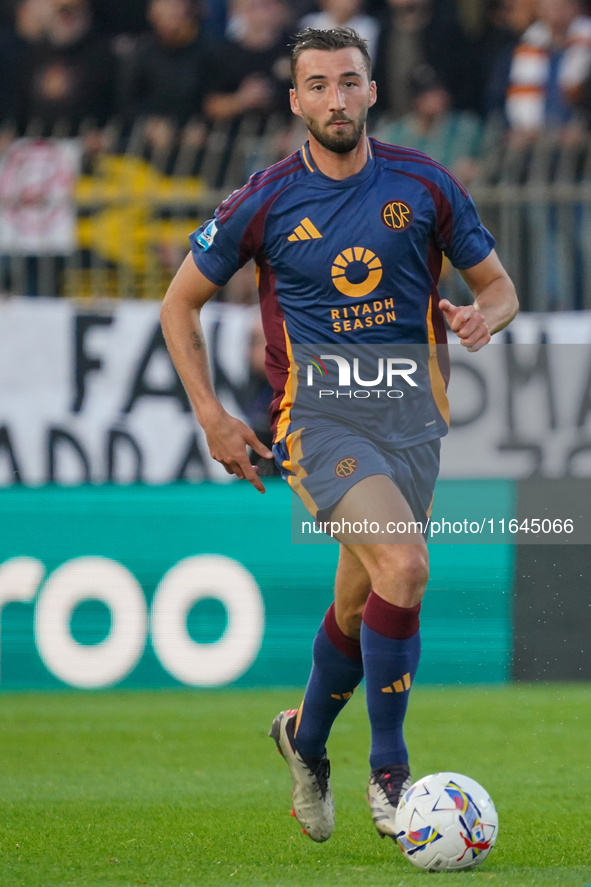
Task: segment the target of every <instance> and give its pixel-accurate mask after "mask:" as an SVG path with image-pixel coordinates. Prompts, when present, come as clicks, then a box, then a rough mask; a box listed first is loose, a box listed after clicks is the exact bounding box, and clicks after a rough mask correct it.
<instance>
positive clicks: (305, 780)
mask: <svg viewBox="0 0 591 887" xmlns="http://www.w3.org/2000/svg"><path fill="white" fill-rule="evenodd" d="M296 715H297V709H294V710H292V711H282V712H280V713H279V714H278V715H277V717H276V718H275V720H274V721H273V724H272V726H271V730H270V731H269V736H271V738H272V739H274V740H275V742H276V743H277V749H278V751H279V753H280V754H281V755H282V756H283V757H284V758H285V760H286V762H287V766H288V767H289V772H290V773H291V781H292V785H293V792H292V799H293V810H292V815H293V816H295V817H296V819H297V820H298V822H299V823H300V825H301V826H302V830H303V832H304V834H306V835H308V837H309V838H312V840H313V841H318V842H321V841H328V839H329V838H330V836H331V835H332V833H333V829H334V803H333V799H332V792H331V790H330V785H329V783H328V778H329V776H330V761H329V760H328V758H327V757H326V753H325V754H324V756H323V757H322V758H303V757H302V756H301V755H300V753H299V752H298V750H297V748H296V746H295V741H294V727H295V720H296Z"/></svg>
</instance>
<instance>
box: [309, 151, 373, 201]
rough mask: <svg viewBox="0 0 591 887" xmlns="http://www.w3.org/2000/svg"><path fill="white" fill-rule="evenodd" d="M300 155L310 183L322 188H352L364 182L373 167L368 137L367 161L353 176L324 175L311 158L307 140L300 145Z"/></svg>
mask: <svg viewBox="0 0 591 887" xmlns="http://www.w3.org/2000/svg"><path fill="white" fill-rule="evenodd" d="M300 157H301V158H302V162H303V164H304V169H305V170H306V172H307V173H308V175H309V177H310V182H311V184H315V185H318V186H319V187H322V188H337V189H342V188H354V187H355V186H356V185H359V184H360V183H361V182H364V181H365V179H367V178H369V176H370V175H371V174H372V172H373V171H374V167H375V159H374V152H373V145H372V144H371V141H370V139H367V161H366V164H365V166H364V167H363V169H361V170H359V172H358V173H355V175H354V176H347V178H346V179H331V178H330V177H329V176H325V175H324V173H323V172H320V170H319V169H318V167H317V166H316V164H315V163H314V161H313V160H312V153H311V151H310V143H309V142H306V143H305V145H302V147H301V148H300Z"/></svg>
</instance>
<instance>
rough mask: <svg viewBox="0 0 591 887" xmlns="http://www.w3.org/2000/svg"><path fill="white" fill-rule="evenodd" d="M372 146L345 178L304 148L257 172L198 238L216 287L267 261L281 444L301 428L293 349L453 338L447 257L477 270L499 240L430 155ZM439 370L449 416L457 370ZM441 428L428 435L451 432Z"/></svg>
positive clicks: (263, 270) (262, 268) (266, 314)
mask: <svg viewBox="0 0 591 887" xmlns="http://www.w3.org/2000/svg"><path fill="white" fill-rule="evenodd" d="M368 145H369V151H368V160H367V163H366V164H365V166H364V168H363V169H362V170H361V171H360V172H359V173H357V174H356V175H354V176H350V177H348V178H346V179H343V180H341V181H337V180H335V179H331V178H329V177H327V176H325V175H323V173H321V172H320V171H319V170H318V169H317V168H316V167H315V165H314V163H313V161H312V158H311V155H310V151H309V147H308V145H305V146H303V147H302V148H301V150H300V151H298V152H297V153H296V154H293V155H291V156H290V157H288V158H287V159H286V160H283V161H282V162H281V163H277V164H275V165H274V166H271V167H269V168H268V169H266V170H264V171H262V172H258V173H255V175H253V176H252V177H251V179H250V180H249V182H248V183H247V184H246V185H245V186H244V187H243V188H241V189H240V190H239V191H235V192H234V193H233V194H231V195H230V197H228V199H227V200H225V201H224V202H223V203H222V204H221V205H220V207H219V208H218V209H217V211H216V213H215V216H214V218H213V219H212V220H210V221H208V222H206V223H205V224H204V225H202V226H201V228H199V229H198V230H197V231H196V232H195V233H194V234H192V235H191V246H192V250H193V256H194V258H195V262H196V264H197V267H198V268H199V269H200V271H201V272H202V273H203V274H204V275H205V276H206V277H207V278H208V279H209V280H210V281H212V283H214V284H217V285H219V286H223V285H224V284H225V283H227V281H228V280H229V279H230V277H231V276H232V275H233V274H234V273H235V271H236V270H237V269H238V268H240V267H241V266H242V265H243V264H244V263H245V262H247V261H248V260H249V259H251V258H254V260H255V262H256V265H257V273H258V281H259V292H260V297H261V311H262V319H263V326H264V329H265V334H266V337H267V371H268V374H269V378H270V381H271V384H272V385H273V388H274V390H275V399H274V402H273V410H274V422H275V426H276V438H277V439H278V440H279V439H281V438H282V437H283V436H285V434H286V433H287V429H288V426H289V408H290V405H291V401H292V392H291V391H290V388H291V387H292V386H291V383H290V381H289V370H290V360H291V359H292V353H293V348H292V346H293V345H296V344H297V345H302V344H307V343H310V344H314V345H317V344H322V345H324V346H326V345H329V344H332V345H333V346H334V345H338V344H343V345H355V344H360V345H368V344H373V345H380V344H382V343H383V344H390V345H392V344H400V345H417V344H424V345H431V346H434V345H436V344H443V343H445V341H446V336H445V325H444V320H443V315H442V313H441V311H440V309H439V296H438V293H437V282H438V279H439V274H440V271H441V263H442V256H443V255H446V256H447V257H448V258H449V260H450V261H451V263H452V264H453V265H454V266H455V267H456V268H460V269H463V268H470V267H472V266H474V265H477V264H478V263H479V262H481V261H483V259H485V258H486V257H487V256H488V255H489V253H490V251H491V249H492V248H493V246H494V240H493V238H492V236H491V235H490V234H489V232H488V231H487V230H486V229H485V228H484V227H483V226H482V225H481V223H480V220H479V218H478V214H477V212H476V208H475V206H474V203H473V202H472V200H471V198H470V197H469V195H468V194H467V192H466V191H465V189H464V188H463V187H462V185H461V184H460V183H459V182H458V181H457V180H456V179H455V178H454V177H453V176H452V175H451V174H450V173H449V172H448V171H447V170H446V169H444V167H442V166H441V165H440V164H438V163H436V162H435V161H433V160H431V159H430V158H429V157H427V156H426V155H425V154H422V153H421V152H419V151H413V150H410V149H406V148H397V147H394V146H392V145H386V144H384V143H382V142H378V141H376V140H375V139H370V140H368ZM333 350H334V349H333ZM440 363H441V361H439V364H440ZM430 375H431V382H432V385H433V392H434V398H435V402H436V404H437V406H438V408H439V411H440V413H441V415H442V416H443V417H444V418H446V410H447V406H446V399H445V378H444V377H445V368H443V372H442V367H441V366H438V367H437V369H436V371H435V370H434V369H433V368H430ZM439 377H440V378H439ZM437 388H439V389H440V390H439V391H438V390H437ZM436 424H437V427H431V429H430V430H427V431H426V432H425V433H424V434H423V435H422V436H421V439H423V440H427V439H430V438H433V437H436V436H440V435H441V434H442V433H444V432H443V431H442V430H441V423H439V422H438V423H436ZM389 439H390V440H392V437H391V436H389ZM413 442H416V440H415V441H413Z"/></svg>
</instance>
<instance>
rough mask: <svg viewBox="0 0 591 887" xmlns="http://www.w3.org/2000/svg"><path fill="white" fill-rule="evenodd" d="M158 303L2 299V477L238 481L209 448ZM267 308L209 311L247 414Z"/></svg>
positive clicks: (214, 345)
mask: <svg viewBox="0 0 591 887" xmlns="http://www.w3.org/2000/svg"><path fill="white" fill-rule="evenodd" d="M159 309H160V305H159V304H157V303H155V302H120V303H110V304H109V303H104V310H97V308H96V307H93V308H92V309H85V308H84V307H81V306H80V305H79V304H78V305H76V304H74V303H73V302H69V301H61V300H54V299H42V298H39V299H24V298H15V299H11V300H8V301H6V302H4V303H3V304H0V484H2V485H6V484H9V483H12V482H13V481H14V480H15V479H16V478H17V477H20V480H21V481H22V482H23V483H25V484H30V485H39V484H44V483H47V482H52V481H55V482H58V483H65V484H75V483H80V482H84V481H91V482H92V483H104V482H105V481H109V480H113V481H116V482H120V483H133V482H136V481H143V482H145V483H151V484H162V483H169V482H170V481H173V480H178V479H185V480H193V481H199V480H202V479H203V478H212V479H215V480H219V481H227V480H228V479H229V476H228V475H227V474H226V472H225V470H224V469H223V468H222V466H221V465H219V463H217V462H214V461H213V459H211V458H210V457H209V454H208V452H207V447H206V444H205V438H204V435H203V433H202V431H201V428H200V427H199V426H198V424H197V422H196V420H195V418H194V416H193V414H192V412H191V409H190V407H189V403H188V400H187V397H186V395H185V392H184V389H183V387H182V385H181V383H180V381H179V379H178V376H177V375H176V373H175V372H174V369H173V366H172V363H171V360H170V358H169V356H168V351H167V350H166V346H165V343H164V339H163V337H162V333H161V330H160V321H159ZM257 317H258V310H257V309H255V310H254V312H253V309H252V308H248V307H241V306H232V307H231V308H228V307H227V306H225V305H221V304H220V305H215V304H212V305H208V306H206V309H205V310H204V312H203V325H204V329H205V332H206V335H207V337H208V340H209V342H210V355H211V360H212V372H213V375H214V380H215V382H216V388H217V390H218V394H219V396H220V398H221V400H222V402H223V403H224V405H225V406H226V407H227V409H228V410H229V411H230V412H232V413H233V414H234V415H237V416H240V417H242V418H243V416H242V411H241V399H242V396H243V394H244V393H245V392H246V393H248V391H249V372H248V366H249V347H250V342H251V335H250V331H251V330H253V328H254V325H256V322H257Z"/></svg>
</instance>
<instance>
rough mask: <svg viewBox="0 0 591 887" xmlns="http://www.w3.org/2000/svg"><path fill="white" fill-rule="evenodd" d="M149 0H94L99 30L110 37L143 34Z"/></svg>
mask: <svg viewBox="0 0 591 887" xmlns="http://www.w3.org/2000/svg"><path fill="white" fill-rule="evenodd" d="M147 5H148V0H123V2H122V0H93V4H92V7H93V11H94V22H95V26H96V29H97V31H100V33H101V34H108V36H109V37H120V36H121V35H122V34H126V35H133V34H141V33H142V32H143V31H145V30H146V7H147Z"/></svg>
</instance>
